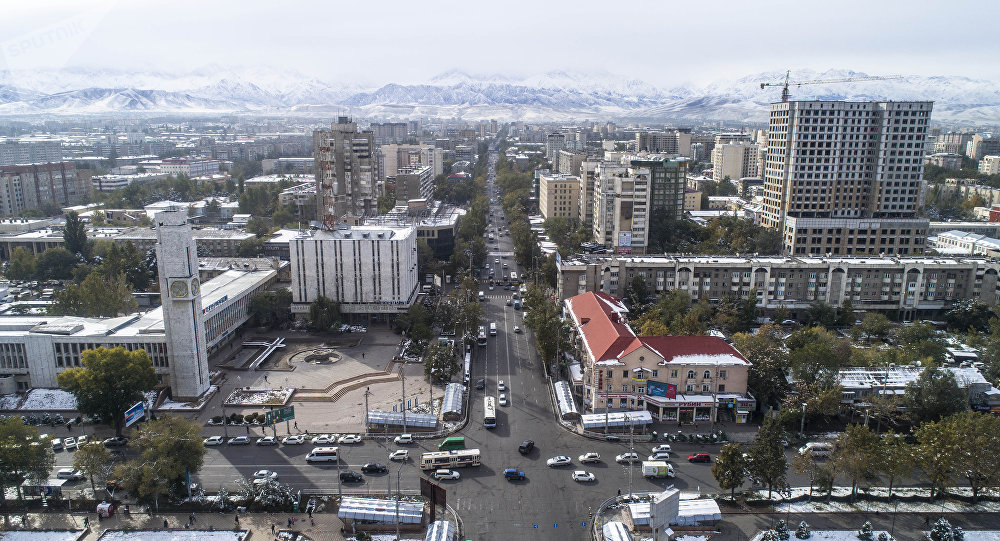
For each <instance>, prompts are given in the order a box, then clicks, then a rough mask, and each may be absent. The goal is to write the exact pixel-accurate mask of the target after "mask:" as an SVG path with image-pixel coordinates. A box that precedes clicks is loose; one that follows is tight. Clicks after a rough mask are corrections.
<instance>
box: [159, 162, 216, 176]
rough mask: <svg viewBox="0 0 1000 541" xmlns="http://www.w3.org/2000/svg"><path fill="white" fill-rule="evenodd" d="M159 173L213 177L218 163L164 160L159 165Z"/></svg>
mask: <svg viewBox="0 0 1000 541" xmlns="http://www.w3.org/2000/svg"><path fill="white" fill-rule="evenodd" d="M160 172H161V173H164V174H167V175H187V176H189V177H200V176H204V175H213V174H215V173H218V172H219V161H218V160H209V159H203V158H166V159H164V160H163V161H162V162H161V163H160Z"/></svg>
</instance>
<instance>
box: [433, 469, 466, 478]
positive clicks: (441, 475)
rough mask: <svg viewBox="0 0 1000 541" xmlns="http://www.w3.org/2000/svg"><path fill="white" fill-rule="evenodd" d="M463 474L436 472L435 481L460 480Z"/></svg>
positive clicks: (453, 471) (449, 471) (452, 471)
mask: <svg viewBox="0 0 1000 541" xmlns="http://www.w3.org/2000/svg"><path fill="white" fill-rule="evenodd" d="M460 477H462V476H461V474H459V473H458V472H457V471H455V470H436V471H435V472H434V478H435V479H459V478H460Z"/></svg>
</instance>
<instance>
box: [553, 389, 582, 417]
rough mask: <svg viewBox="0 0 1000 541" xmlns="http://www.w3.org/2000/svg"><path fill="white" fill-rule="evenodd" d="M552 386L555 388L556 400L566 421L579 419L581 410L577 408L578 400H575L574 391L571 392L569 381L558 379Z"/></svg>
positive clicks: (560, 413)
mask: <svg viewBox="0 0 1000 541" xmlns="http://www.w3.org/2000/svg"><path fill="white" fill-rule="evenodd" d="M552 386H553V388H555V391H556V401H557V402H558V403H559V416H560V417H562V419H563V420H564V421H570V420H576V419H579V418H580V411H579V410H577V409H576V402H574V401H573V393H572V392H570V389H569V383H567V382H565V381H557V382H555V383H553V384H552Z"/></svg>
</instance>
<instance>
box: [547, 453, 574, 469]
mask: <svg viewBox="0 0 1000 541" xmlns="http://www.w3.org/2000/svg"><path fill="white" fill-rule="evenodd" d="M571 463H572V460H570V458H569V457H568V456H565V455H559V456H554V457H552V458H550V459H548V460H546V461H545V465H546V466H549V467H555V466H569V465H570V464H571Z"/></svg>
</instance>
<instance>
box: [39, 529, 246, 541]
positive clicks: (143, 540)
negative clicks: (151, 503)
mask: <svg viewBox="0 0 1000 541" xmlns="http://www.w3.org/2000/svg"><path fill="white" fill-rule="evenodd" d="M98 539H99V540H100V541H195V540H197V541H241V540H242V539H245V534H244V533H243V532H230V531H205V530H200V531H199V530H183V531H180V530H178V531H173V532H168V531H156V530H146V531H135V532H126V531H122V530H108V531H106V532H104V535H102V536H101V537H99V538H98ZM25 541H27V540H25Z"/></svg>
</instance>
